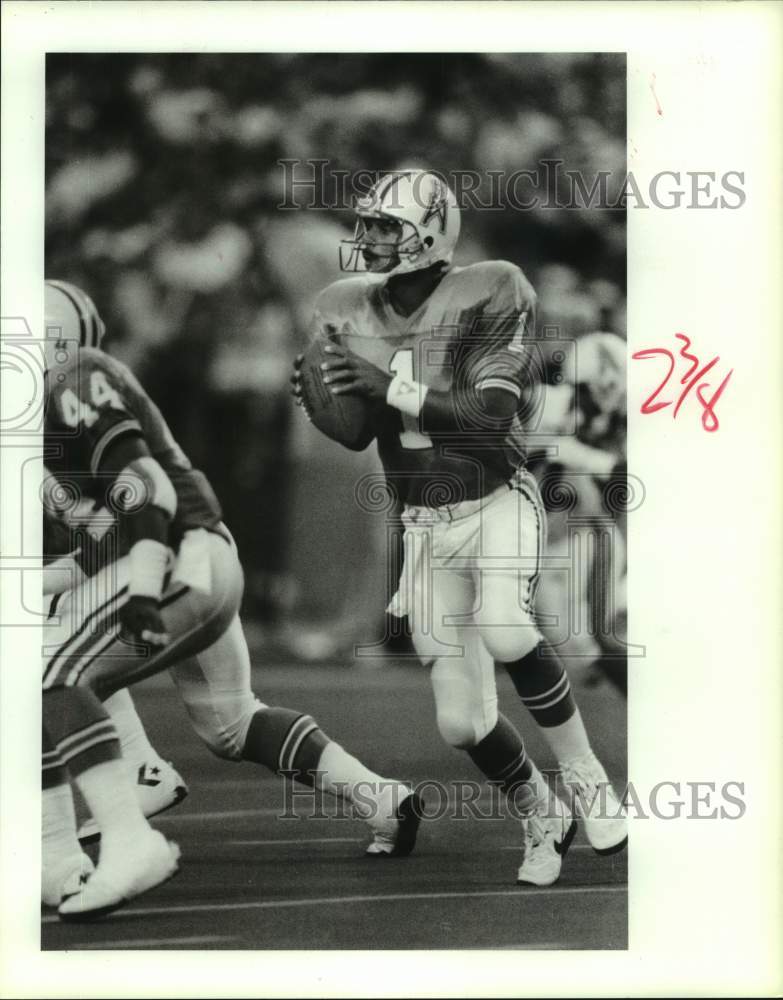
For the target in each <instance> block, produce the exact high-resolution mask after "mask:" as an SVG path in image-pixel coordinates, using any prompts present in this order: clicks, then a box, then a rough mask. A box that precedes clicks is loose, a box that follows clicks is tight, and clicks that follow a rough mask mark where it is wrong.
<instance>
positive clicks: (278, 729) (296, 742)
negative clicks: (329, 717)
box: [242, 708, 329, 787]
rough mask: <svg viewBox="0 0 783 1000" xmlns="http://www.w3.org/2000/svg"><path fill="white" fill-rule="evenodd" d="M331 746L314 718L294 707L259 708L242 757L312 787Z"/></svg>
mask: <svg viewBox="0 0 783 1000" xmlns="http://www.w3.org/2000/svg"><path fill="white" fill-rule="evenodd" d="M328 743H329V739H328V737H327V736H326V735H325V734H324V733H323V732H322V731H321V730H320V729H319V727H318V723H317V722H316V721H315V719H313V717H312V716H311V715H304V714H303V713H302V712H296V711H294V709H291V708H260V709H259V710H258V711H257V712H256V713H255V714H254V715H253V718H252V719H251V720H250V726H249V727H248V730H247V736H246V738H245V745H244V747H243V749H242V756H243V758H244V759H245V760H250V761H253V763H255V764H263V765H264V767H268V768H269V769H270V770H271V771H274V772H275V773H276V774H283V775H285V776H286V777H289V778H294V779H296V780H297V781H300V782H302V784H304V785H309V786H310V787H312V786H313V784H314V782H315V773H314V772H315V771H317V770H318V764H319V761H320V759H321V754H322V753H323V751H324V748H325V747H326V745H327V744H328Z"/></svg>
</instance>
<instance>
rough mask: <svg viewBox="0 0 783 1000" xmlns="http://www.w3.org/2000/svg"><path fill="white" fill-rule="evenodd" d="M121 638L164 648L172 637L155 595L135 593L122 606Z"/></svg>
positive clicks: (130, 641)
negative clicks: (145, 595) (146, 595)
mask: <svg viewBox="0 0 783 1000" xmlns="http://www.w3.org/2000/svg"><path fill="white" fill-rule="evenodd" d="M119 617H120V638H121V639H124V640H125V642H129V643H139V642H143V643H147V645H149V646H156V647H159V648H163V646H168V644H169V642H170V641H171V637H170V636H169V634H168V632H166V626H165V625H164V624H163V619H162V618H161V616H160V605H159V602H158V601H156V600H155V598H154V597H144V596H142V595H141V594H133V595H132V596H131V597H130V598H128V602H127V604H124V605H123V606H122V607H121V608H120V616H119Z"/></svg>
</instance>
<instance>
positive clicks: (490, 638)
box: [479, 619, 541, 663]
mask: <svg viewBox="0 0 783 1000" xmlns="http://www.w3.org/2000/svg"><path fill="white" fill-rule="evenodd" d="M479 631H480V633H481V639H482V642H483V643H484V645H485V646H486V647H487V650H488V651H489V653H490V655H491V656H492V659H493V660H497V661H498V662H499V663H513V662H514V661H515V660H520V659H521V658H522V657H523V656H527V654H528V653H530V652H532V651H533V650H534V649H535V648H536V646H537V645H538V643H539V642H540V641H541V633H540V632H539V631H538V628H537V627H536V626H535V625H534V624H533V622H532V620H530V619H528V622H527V623H526V624H521V623H520V624H519V625H488V626H484V627H479Z"/></svg>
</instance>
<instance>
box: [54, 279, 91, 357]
mask: <svg viewBox="0 0 783 1000" xmlns="http://www.w3.org/2000/svg"><path fill="white" fill-rule="evenodd" d="M45 285H46V297H45V301H44V315H45V325H46V338H47V340H71V341H76V342H77V343H78V344H79V345H80V346H81V347H100V346H101V341H102V340H103V336H104V334H105V333H106V327H105V325H104V322H103V320H102V319H101V317H100V315H99V314H98V310H97V309H96V308H95V303H94V302H93V301H92V299H91V298H90V296H89V295H88V294H87V293H86V292H83V291H82V290H81V288H77V287H76V285H72V284H71V283H70V282H69V281H47V282H45Z"/></svg>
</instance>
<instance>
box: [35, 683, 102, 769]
mask: <svg viewBox="0 0 783 1000" xmlns="http://www.w3.org/2000/svg"><path fill="white" fill-rule="evenodd" d="M42 713H43V724H44V730H45V731H46V732H47V733H48V739H49V741H50V744H51V746H52V747H53V748H54V749H56V751H57V755H58V758H59V763H60V764H61V765H63V766H65V767H67V768H68V770H69V772H70V773H71V775H72V776H73V777H74V778H75V777H76V776H77V775H79V774H81V772H82V771H85V770H87V769H89V768H91V767H95V766H96V765H98V764H102V763H104V762H105V761H107V760H115V759H117V758H119V756H120V748H119V741H118V739H117V731H116V729H115V728H114V724H113V723H112V721H111V720H110V719H109V716H108V715H107V713H106V710H105V709H104V707H103V705H101V703H100V701H99V700H98V698H97V697H96V696H95V695H94V694H93V692H92V691H91V690H90V689H89V688H86V687H54V688H46V689H45V690H44V692H43V697H42ZM47 760H48V761H49V762H50V763H51V761H52V758H47V757H45V758H44V763H46V762H47Z"/></svg>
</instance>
